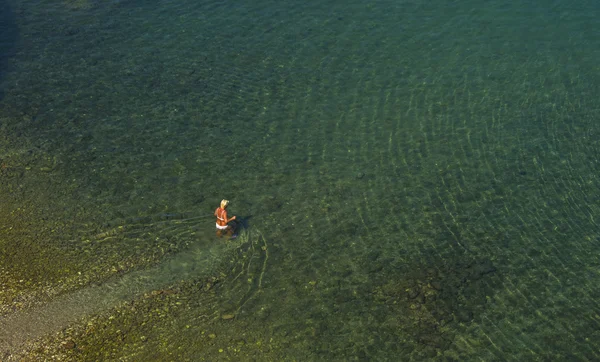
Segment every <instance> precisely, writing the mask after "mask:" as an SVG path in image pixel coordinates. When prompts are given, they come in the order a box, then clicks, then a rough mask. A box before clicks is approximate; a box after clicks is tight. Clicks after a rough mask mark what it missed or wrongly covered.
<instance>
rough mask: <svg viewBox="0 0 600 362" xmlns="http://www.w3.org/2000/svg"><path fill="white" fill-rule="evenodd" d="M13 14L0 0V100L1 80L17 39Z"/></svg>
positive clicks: (0, 92)
mask: <svg viewBox="0 0 600 362" xmlns="http://www.w3.org/2000/svg"><path fill="white" fill-rule="evenodd" d="M17 34H18V33H17V26H16V24H15V18H14V14H13V12H12V10H11V8H10V6H9V5H8V4H7V3H6V2H5V1H0V100H1V99H2V98H3V97H4V91H3V88H4V87H3V86H2V82H3V80H4V76H5V74H6V73H7V72H8V59H9V57H11V56H13V54H14V46H15V43H16V41H17Z"/></svg>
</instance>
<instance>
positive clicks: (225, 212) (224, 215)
mask: <svg viewBox="0 0 600 362" xmlns="http://www.w3.org/2000/svg"><path fill="white" fill-rule="evenodd" d="M223 219H225V223H228V222H230V221H232V220H235V216H232V217H231V219H228V218H227V210H225V211H223Z"/></svg>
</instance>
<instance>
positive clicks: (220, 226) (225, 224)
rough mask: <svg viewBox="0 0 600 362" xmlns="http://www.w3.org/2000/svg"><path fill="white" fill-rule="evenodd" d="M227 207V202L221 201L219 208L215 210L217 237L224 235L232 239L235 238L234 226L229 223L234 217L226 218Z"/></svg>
mask: <svg viewBox="0 0 600 362" xmlns="http://www.w3.org/2000/svg"><path fill="white" fill-rule="evenodd" d="M227 205H229V200H225V199H223V200H221V206H220V207H219V208H217V209H216V210H215V216H216V218H217V236H218V237H222V236H223V235H224V234H227V236H230V237H231V238H232V239H233V238H235V237H236V236H237V234H236V233H235V224H234V223H231V224H230V222H231V221H234V220H235V216H232V217H231V218H227Z"/></svg>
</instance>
